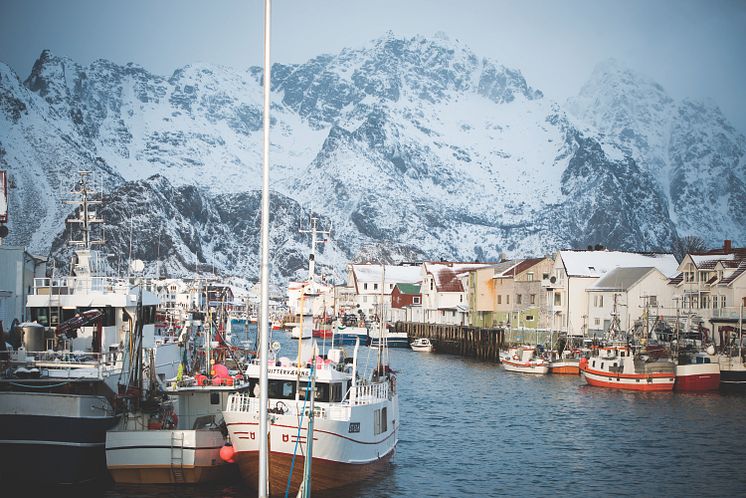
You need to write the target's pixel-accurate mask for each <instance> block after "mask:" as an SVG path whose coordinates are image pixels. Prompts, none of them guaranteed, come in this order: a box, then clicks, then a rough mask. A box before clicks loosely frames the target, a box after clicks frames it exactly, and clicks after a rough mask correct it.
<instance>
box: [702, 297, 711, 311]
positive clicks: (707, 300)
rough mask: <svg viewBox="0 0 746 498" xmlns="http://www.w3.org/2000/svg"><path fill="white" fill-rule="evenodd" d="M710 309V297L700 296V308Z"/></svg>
mask: <svg viewBox="0 0 746 498" xmlns="http://www.w3.org/2000/svg"><path fill="white" fill-rule="evenodd" d="M709 307H710V296H708V295H704V296H702V303H701V306H700V308H703V309H707V308H709Z"/></svg>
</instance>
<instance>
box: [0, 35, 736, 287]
mask: <svg viewBox="0 0 746 498" xmlns="http://www.w3.org/2000/svg"><path fill="white" fill-rule="evenodd" d="M594 75H595V76H594V78H592V80H591V82H589V84H587V85H586V86H585V87H584V89H583V90H582V91H581V94H580V96H579V97H578V98H577V99H576V100H574V101H572V102H570V103H569V104H568V107H569V108H570V109H572V110H573V112H574V117H572V118H568V116H567V115H566V113H565V111H564V109H563V108H562V107H561V106H560V105H558V104H556V103H553V102H551V101H548V100H547V99H546V98H544V96H543V94H542V93H541V91H539V90H537V89H535V88H532V87H531V86H530V85H529V84H528V82H526V80H525V78H523V76H522V75H521V73H520V72H519V71H517V70H515V69H510V68H506V67H504V66H501V65H500V64H498V63H496V62H494V61H490V60H487V59H484V58H481V57H479V56H477V55H476V54H474V53H473V52H472V51H471V50H470V49H469V48H468V47H466V46H464V45H463V44H461V43H460V42H458V41H456V40H448V39H447V38H443V37H438V38H433V39H429V38H425V37H413V38H397V37H395V36H393V35H392V34H387V35H385V36H383V37H381V38H379V39H377V40H373V41H372V42H371V43H370V44H369V45H367V46H365V47H363V48H359V49H354V50H353V49H345V50H342V51H341V52H340V53H338V54H328V55H321V56H318V57H315V58H313V59H311V60H309V61H308V62H306V63H304V64H294V65H283V64H274V65H273V77H272V87H273V88H272V90H273V97H272V100H273V109H272V148H271V158H270V159H271V164H272V176H271V179H272V188H273V190H274V191H275V192H276V193H277V196H279V197H278V198H280V199H284V201H283V203H282V205H283V206H284V210H280V211H278V216H279V213H280V212H282V213H283V216H288V217H289V218H293V212H295V213H296V214H295V217H294V218H293V223H291V224H292V226H293V227H294V228H293V230H297V228H298V225H299V223H298V220H299V218H298V217H299V216H300V212H301V211H302V210H303V209H305V210H306V211H305V212H310V211H313V212H315V213H318V214H320V215H321V216H323V217H325V219H326V220H327V221H328V222H329V223H331V224H332V227H333V232H334V233H333V240H334V243H333V244H331V245H329V247H328V249H326V250H325V251H324V253H323V254H321V255H320V256H319V263H320V264H322V265H326V266H327V267H329V268H335V269H336V270H337V272H338V274H341V273H342V270H343V265H344V263H345V262H346V261H347V260H355V259H361V258H376V257H383V258H386V259H387V260H388V261H393V260H403V259H406V260H411V259H413V258H423V259H436V258H441V257H442V258H447V259H458V260H473V259H480V260H496V259H498V258H499V256H500V254H501V253H503V252H505V253H508V254H509V255H514V256H528V255H540V254H545V253H549V252H551V251H553V250H555V249H557V248H567V247H585V246H586V245H588V244H597V243H601V244H604V245H606V246H608V247H613V248H617V249H641V250H668V249H669V248H670V247H671V246H672V245H673V243H674V242H675V241H676V240H677V237H678V235H677V228H678V229H679V230H695V229H697V230H702V227H703V226H704V218H703V217H704V216H705V215H706V214H707V213H704V214H702V213H699V214H698V213H695V212H692V209H693V208H692V206H695V205H696V202H695V201H691V199H692V198H695V199H696V198H697V197H698V196H701V195H702V194H704V195H705V196H709V197H708V199H710V200H706V201H705V202H706V206H707V207H708V209H709V210H710V211H709V212H710V213H716V214H717V216H714V217H715V218H717V219H718V220H719V221H718V225H717V228H716V230H714V231H713V232H712V236H713V237H720V234H721V233H726V232H728V234H729V236H728V237H726V238H731V239H736V240H737V239H739V238H743V235H744V233H745V231H746V229H745V228H744V226H743V224H742V223H743V222H742V221H740V219H739V218H737V216H736V215H737V213H739V212H742V211H743V210H742V209H741V204H739V202H741V201H739V199H743V198H744V196H743V195H742V191H743V187H742V185H743V180H744V178H743V176H744V174H743V150H744V149H743V147H742V137H741V138H738V137H736V136H735V135H734V133H731V132H732V131H733V130H732V128H730V131H729V129H728V125H727V123H726V122H725V121H724V120H723V119H722V117H721V116H719V113H717V112H715V111H707V112H704V111H700V110H698V108H697V107H696V106H695V105H694V104H680V105H678V104H677V105H674V104H675V103H673V101H672V99H670V98H669V97H667V96H666V95H665V92H664V91H663V90H662V89H661V88H660V87H659V86H657V85H655V84H654V83H653V82H650V81H648V80H640V79H639V78H637V77H636V76H635V75H632V74H628V72H625V71H623V70H618V69H613V68H608V67H607V68H606V69H603V68H602V69H600V70H599V71H598V72H597V74H596V73H594ZM261 76H262V70H261V69H260V68H250V69H248V70H247V71H237V70H234V69H231V68H227V67H221V66H213V65H205V64H193V65H189V66H186V67H183V68H180V69H178V70H176V71H175V72H174V73H173V75H171V76H170V77H162V76H158V75H153V74H151V73H149V72H147V71H145V70H144V69H143V68H141V67H139V66H136V65H134V64H128V65H126V66H119V65H116V64H113V63H111V62H109V61H105V60H100V61H96V62H94V63H92V64H90V65H89V66H81V65H78V64H76V63H75V62H74V61H71V60H69V59H66V58H63V57H58V56H55V55H53V54H52V53H51V52H49V51H45V52H43V53H42V54H41V56H40V58H39V60H37V62H36V64H35V65H34V68H33V70H32V72H31V75H30V76H29V77H28V78H27V79H26V81H25V84H23V85H22V84H21V83H20V81H19V80H18V78H17V77H16V76H15V75H14V74H13V73H12V71H10V69H8V68H7V67H5V66H0V78H1V79H0V106H1V107H0V111H1V112H0V127H1V128H0V130H2V135H1V136H0V167H3V168H6V169H8V170H9V171H10V173H11V177H12V178H13V179H14V181H15V182H16V184H17V185H18V188H17V189H16V190H15V191H13V192H12V195H11V199H12V202H13V203H14V204H11V210H12V213H14V214H13V216H14V218H13V219H14V224H15V225H14V226H13V227H12V234H11V238H12V240H11V243H19V244H27V243H31V246H32V250H34V251H37V252H44V251H45V250H47V249H48V248H49V247H50V245H51V241H52V240H53V238H54V235H56V234H58V233H59V228H60V227H61V226H62V225H61V221H62V219H63V218H64V214H65V211H66V208H65V207H63V206H62V205H61V204H60V202H59V200H60V197H61V192H66V191H67V190H69V187H70V186H71V185H72V182H74V181H75V175H74V174H71V173H73V172H74V170H76V169H83V168H85V169H93V170H94V171H95V172H96V173H97V174H98V175H99V176H102V177H103V178H104V181H105V184H106V186H107V191H108V192H110V196H109V197H108V198H109V199H110V201H111V202H112V206H111V207H110V209H109V212H108V214H109V215H110V216H111V217H112V220H111V221H110V222H109V223H110V225H109V227H108V230H107V233H108V234H109V236H108V238H109V239H110V241H111V243H112V244H113V245H114V246H115V247H114V248H112V249H111V251H110V252H111V253H114V254H119V255H121V254H124V253H126V250H125V247H127V246H128V241H129V223H130V222H129V220H130V219H133V220H136V221H140V222H141V225H142V227H143V228H142V230H143V231H144V232H148V231H152V232H153V233H156V232H157V233H160V234H161V235H162V236H163V237H164V238H165V239H164V240H166V239H167V240H168V241H169V242H168V243H167V244H169V247H170V248H171V250H172V251H173V253H169V255H168V256H167V260H168V261H167V262H166V267H167V268H168V270H169V272H170V273H174V274H176V273H179V272H185V271H191V268H192V265H193V264H194V262H195V261H196V262H197V264H198V266H199V265H209V264H211V263H210V261H213V262H215V263H216V267H217V268H218V269H220V270H221V271H223V272H225V273H231V272H232V271H231V270H236V271H241V272H244V273H246V274H251V275H253V274H254V273H253V272H254V271H255V269H256V268H255V264H256V261H255V257H256V256H255V254H257V253H258V241H257V240H256V233H255V232H254V231H253V230H248V229H247V228H246V226H245V222H246V220H248V219H251V220H254V221H255V222H256V223H257V224H258V221H256V220H258V203H257V202H255V201H256V195H257V194H256V189H257V188H258V186H259V182H260V176H261V175H260V166H261V156H260V154H261V98H262V95H261V93H262V88H261ZM703 116H706V119H704V118H703ZM576 123H582V128H583V129H582V130H581V129H580V127H579V125H578V124H576ZM597 129H600V130H601V132H602V133H599V132H598V131H597ZM739 140H740V141H739ZM724 151H729V152H728V153H727V154H725V153H724ZM734 158H738V161H740V163H736V164H735V165H734V162H733V161H734ZM703 160H706V166H701V165H700V161H703ZM707 167H709V168H714V169H715V170H717V172H718V174H719V175H720V176H721V179H722V178H725V177H726V176H727V175H728V174H730V175H732V176H733V178H732V180H729V183H728V186H727V187H724V186H723V185H724V184H721V183H717V182H715V183H707V182H706V180H707V177H706V175H705V173H706V172H705V171H704V169H706V168H707ZM718 181H722V180H718ZM700 185H702V186H703V189H702V191H701V192H699V193H697V192H696V188H697V186H700ZM718 187H722V188H726V189H727V192H728V195H727V196H725V197H724V196H722V195H719V193H720V192H721V191H722V190H718ZM128 195H131V196H133V197H134V199H132V201H131V202H128V201H127V200H126V199H125V197H126V196H128ZM138 196H144V197H146V198H148V199H150V200H151V202H150V203H140V204H137V205H138V206H140V209H141V210H143V214H142V215H139V216H137V217H133V216H121V215H118V211H117V209H119V210H134V209H135V207H134V205H135V204H131V203H137V202H138V201H137V197H138ZM181 198H183V199H181ZM723 199H725V200H723ZM707 203H709V204H707ZM199 206H202V207H204V212H203V211H202V210H199V209H198V207H199ZM301 206H302V207H301ZM115 208H116V209H115ZM147 208H150V209H152V210H153V213H151V214H146V213H144V211H145V210H146V209H147ZM200 209H202V208H200ZM698 216H699V217H698ZM672 219H673V221H672ZM682 219H685V220H686V222H684V221H682ZM36 220H41V221H42V225H41V227H40V226H37V223H36ZM278 222H279V221H278ZM676 223H678V225H677V224H676ZM687 223H688V224H687ZM291 224H287V226H285V227H284V228H283V229H282V230H280V235H278V237H277V238H276V239H275V242H276V245H275V246H274V248H273V252H274V253H276V254H278V255H279V256H278V260H277V264H278V265H280V267H279V268H275V274H274V275H275V276H276V277H278V278H279V276H282V277H289V276H293V275H296V274H298V272H299V271H302V269H303V267H305V259H306V253H307V244H308V243H307V241H306V242H303V241H304V240H305V239H303V237H301V238H298V236H297V234H294V233H293V230H291V229H290V228H289V227H290V225H291ZM156 226H157V227H160V228H159V229H158V230H155V229H154V227H156ZM154 230H155V231H154ZM687 233H688V232H687ZM708 233H709V232H702V234H703V235H705V234H708ZM143 236H145V235H143ZM152 238H153V236H150V239H152ZM150 239H148V242H147V243H146V244H145V245H144V248H143V254H142V257H144V258H145V259H151V260H152V259H154V258H155V257H156V256H158V254H159V253H158V251H155V253H154V252H153V250H152V246H153V240H150ZM58 242H59V241H58ZM155 245H156V246H159V244H158V243H157V241H156V244H155ZM61 247H62V246H61V245H60V244H58V243H56V244H55V251H56V252H59V251H61V250H62V249H61ZM147 247H150V248H151V249H147V250H146V249H145V248H147ZM160 255H161V256H164V255H163V254H160Z"/></svg>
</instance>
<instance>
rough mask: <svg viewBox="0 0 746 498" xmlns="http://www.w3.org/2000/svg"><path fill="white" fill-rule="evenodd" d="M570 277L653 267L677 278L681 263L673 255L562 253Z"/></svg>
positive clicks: (597, 275)
mask: <svg viewBox="0 0 746 498" xmlns="http://www.w3.org/2000/svg"><path fill="white" fill-rule="evenodd" d="M560 259H561V260H562V262H563V263H564V265H565V270H566V271H567V275H568V276H570V277H601V276H602V275H604V274H605V273H607V272H609V271H610V270H613V269H614V268H620V267H621V268H634V267H640V268H642V267H648V268H650V267H652V268H657V269H658V270H660V272H661V273H663V274H664V275H665V276H667V277H669V278H670V277H673V276H675V275H676V274H677V273H678V271H677V268H678V266H679V263H678V262H677V261H676V257H674V255H673V254H651V253H647V254H645V253H636V252H623V251H560Z"/></svg>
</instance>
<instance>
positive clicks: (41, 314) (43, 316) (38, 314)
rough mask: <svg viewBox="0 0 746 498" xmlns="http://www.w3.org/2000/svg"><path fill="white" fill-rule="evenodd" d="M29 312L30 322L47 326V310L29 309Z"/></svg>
mask: <svg viewBox="0 0 746 498" xmlns="http://www.w3.org/2000/svg"><path fill="white" fill-rule="evenodd" d="M29 311H30V312H31V321H32V322H37V323H39V325H44V326H45V327H48V326H49V308H29Z"/></svg>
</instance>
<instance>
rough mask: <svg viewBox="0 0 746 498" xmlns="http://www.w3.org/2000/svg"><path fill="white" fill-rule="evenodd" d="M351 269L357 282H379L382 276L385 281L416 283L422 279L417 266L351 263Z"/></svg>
mask: <svg viewBox="0 0 746 498" xmlns="http://www.w3.org/2000/svg"><path fill="white" fill-rule="evenodd" d="M384 270H385V274H383V275H382V272H383V271H384ZM352 271H353V273H354V274H355V279H356V280H357V281H359V282H377V283H380V282H381V280H382V278H383V279H385V283H391V284H399V283H401V284H416V283H418V282H420V280H422V275H421V273H420V267H419V266H398V265H352Z"/></svg>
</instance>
